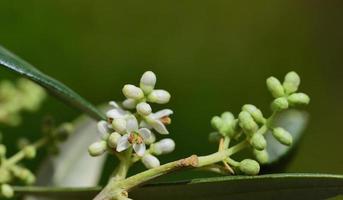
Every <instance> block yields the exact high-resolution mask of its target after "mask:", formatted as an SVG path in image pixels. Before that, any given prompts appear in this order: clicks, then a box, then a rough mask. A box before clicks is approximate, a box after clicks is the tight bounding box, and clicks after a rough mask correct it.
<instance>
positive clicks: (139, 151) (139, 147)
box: [133, 143, 146, 156]
mask: <svg viewBox="0 0 343 200" xmlns="http://www.w3.org/2000/svg"><path fill="white" fill-rule="evenodd" d="M133 150H135V152H136V154H137V155H138V156H143V155H144V153H145V150H146V147H145V144H144V143H142V144H133Z"/></svg>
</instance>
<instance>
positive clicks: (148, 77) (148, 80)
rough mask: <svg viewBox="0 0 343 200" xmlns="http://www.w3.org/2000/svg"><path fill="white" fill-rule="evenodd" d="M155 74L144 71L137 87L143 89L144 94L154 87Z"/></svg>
mask: <svg viewBox="0 0 343 200" xmlns="http://www.w3.org/2000/svg"><path fill="white" fill-rule="evenodd" d="M155 84H156V75H155V74H154V72H152V71H146V72H144V74H143V75H142V78H141V81H140V84H139V87H140V88H141V89H142V90H143V91H144V93H145V94H149V93H150V92H151V91H152V90H153V89H154V87H155Z"/></svg>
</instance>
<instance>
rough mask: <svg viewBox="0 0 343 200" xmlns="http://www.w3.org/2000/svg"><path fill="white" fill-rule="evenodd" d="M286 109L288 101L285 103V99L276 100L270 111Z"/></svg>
mask: <svg viewBox="0 0 343 200" xmlns="http://www.w3.org/2000/svg"><path fill="white" fill-rule="evenodd" d="M287 108H288V101H287V99H286V97H280V98H277V99H275V100H274V101H273V103H272V110H273V111H281V110H286V109H287Z"/></svg>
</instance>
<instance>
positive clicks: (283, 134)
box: [273, 127, 293, 146]
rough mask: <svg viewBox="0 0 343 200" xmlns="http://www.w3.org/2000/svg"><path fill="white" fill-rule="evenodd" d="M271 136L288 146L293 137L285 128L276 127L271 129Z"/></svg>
mask: <svg viewBox="0 0 343 200" xmlns="http://www.w3.org/2000/svg"><path fill="white" fill-rule="evenodd" d="M273 136H274V137H275V139H277V140H278V141H279V142H280V143H281V144H284V145H287V146H290V145H292V142H293V138H292V135H291V134H290V133H289V132H288V131H286V130H285V129H283V128H281V127H278V128H275V129H274V130H273Z"/></svg>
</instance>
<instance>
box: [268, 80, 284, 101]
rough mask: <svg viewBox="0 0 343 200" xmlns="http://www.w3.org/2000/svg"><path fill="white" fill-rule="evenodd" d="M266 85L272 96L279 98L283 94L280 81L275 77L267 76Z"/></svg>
mask: <svg viewBox="0 0 343 200" xmlns="http://www.w3.org/2000/svg"><path fill="white" fill-rule="evenodd" d="M267 87H268V89H269V91H270V93H271V94H272V95H273V97H274V98H279V97H282V96H284V95H285V92H284V89H283V87H282V85H281V83H280V81H279V80H278V79H277V78H275V77H269V78H268V79H267Z"/></svg>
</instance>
